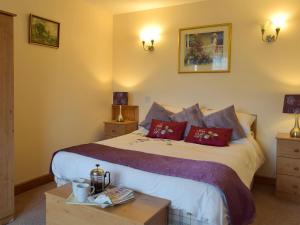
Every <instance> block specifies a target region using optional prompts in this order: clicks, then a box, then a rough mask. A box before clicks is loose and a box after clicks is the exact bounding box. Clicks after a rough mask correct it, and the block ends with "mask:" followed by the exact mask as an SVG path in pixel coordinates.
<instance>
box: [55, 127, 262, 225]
mask: <svg viewBox="0 0 300 225" xmlns="http://www.w3.org/2000/svg"><path fill="white" fill-rule="evenodd" d="M145 132H146V131H145V130H144V129H139V130H138V131H136V132H133V133H131V134H128V135H124V136H121V137H117V138H114V139H109V140H105V141H100V142H97V143H99V144H104V145H109V146H112V147H117V148H122V149H128V150H133V151H142V152H147V153H153V154H158V155H167V156H172V157H180V158H186V159H195V160H204V161H213V162H219V163H222V164H225V165H227V166H229V167H231V168H232V169H233V170H234V171H235V172H236V173H237V174H238V175H239V177H240V178H241V180H242V181H243V182H244V184H245V185H246V186H247V187H250V185H251V181H252V178H253V176H254V174H255V172H256V170H257V169H258V168H259V167H260V166H261V165H262V163H263V162H264V156H263V153H262V151H261V149H260V148H259V146H258V144H257V143H256V141H255V140H254V139H253V137H252V136H250V135H249V136H248V137H247V138H244V139H241V140H239V141H235V142H233V143H231V145H230V146H229V147H224V148H216V147H211V146H204V145H196V144H190V143H185V142H183V141H170V140H161V139H148V138H145V137H143V135H144V134H145ZM96 163H99V160H96V159H93V158H89V157H85V156H81V155H77V154H74V153H68V152H59V153H58V154H56V156H55V157H54V159H53V162H52V170H53V173H54V175H55V178H56V181H57V183H58V185H61V184H64V183H65V182H66V181H70V180H72V179H74V178H78V177H82V178H89V172H90V170H91V169H92V168H94V167H95V164H96ZM100 165H101V167H102V168H104V170H106V171H110V173H111V176H112V184H114V185H120V186H125V187H129V188H132V189H134V190H136V191H139V192H143V193H145V194H149V195H153V196H157V197H161V198H166V199H169V200H171V208H174V209H180V210H183V211H184V212H186V213H191V215H192V216H193V217H195V218H197V220H199V221H201V224H209V225H226V224H228V212H227V207H226V200H225V199H224V196H223V193H222V192H221V191H220V190H219V189H218V188H216V187H214V186H212V185H209V184H206V183H202V182H196V181H193V180H188V179H183V178H178V177H170V176H164V175H158V174H153V173H149V172H145V171H141V170H137V169H133V168H129V167H126V166H122V165H117V164H113V163H109V162H105V161H100Z"/></svg>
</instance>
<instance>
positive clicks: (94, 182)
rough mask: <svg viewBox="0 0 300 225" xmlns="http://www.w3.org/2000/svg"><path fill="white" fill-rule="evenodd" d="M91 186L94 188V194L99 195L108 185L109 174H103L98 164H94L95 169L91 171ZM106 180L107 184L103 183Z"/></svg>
mask: <svg viewBox="0 0 300 225" xmlns="http://www.w3.org/2000/svg"><path fill="white" fill-rule="evenodd" d="M90 177H91V186H93V187H94V188H95V192H94V194H98V193H101V192H103V191H104V190H105V188H106V187H107V186H108V185H110V172H104V170H103V169H101V168H100V165H99V164H96V168H95V169H93V170H91V173H90ZM106 178H108V182H107V183H105V181H106V180H107V179H106Z"/></svg>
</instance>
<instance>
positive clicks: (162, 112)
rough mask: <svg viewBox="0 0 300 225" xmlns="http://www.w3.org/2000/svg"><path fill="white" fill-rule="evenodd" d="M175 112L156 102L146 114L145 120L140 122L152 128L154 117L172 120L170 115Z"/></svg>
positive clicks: (145, 126) (143, 125)
mask: <svg viewBox="0 0 300 225" xmlns="http://www.w3.org/2000/svg"><path fill="white" fill-rule="evenodd" d="M172 114H173V112H170V111H168V110H166V109H165V108H164V107H163V106H161V105H159V104H157V103H156V102H154V103H153V104H152V106H151V108H150V110H149V112H148V113H147V115H146V118H145V120H144V121H143V122H141V123H140V126H142V127H144V128H146V129H147V130H149V129H150V126H151V122H152V120H153V119H155V120H161V121H171V119H170V116H171V115H172Z"/></svg>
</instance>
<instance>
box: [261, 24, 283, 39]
mask: <svg viewBox="0 0 300 225" xmlns="http://www.w3.org/2000/svg"><path fill="white" fill-rule="evenodd" d="M269 26H270V22H269V21H268V22H267V23H266V24H265V25H262V26H261V38H262V41H263V42H267V43H273V42H275V41H277V39H278V35H279V32H280V27H276V28H275V32H276V34H270V33H269V34H266V29H267V28H266V27H269Z"/></svg>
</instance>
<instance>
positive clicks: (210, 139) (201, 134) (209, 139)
mask: <svg viewBox="0 0 300 225" xmlns="http://www.w3.org/2000/svg"><path fill="white" fill-rule="evenodd" d="M231 136H232V129H230V128H202V127H195V126H192V127H191V129H190V132H189V134H188V136H187V137H186V138H185V141H186V142H190V143H195V144H201V145H211V146H219V147H224V146H228V145H229V142H230V140H231Z"/></svg>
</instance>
